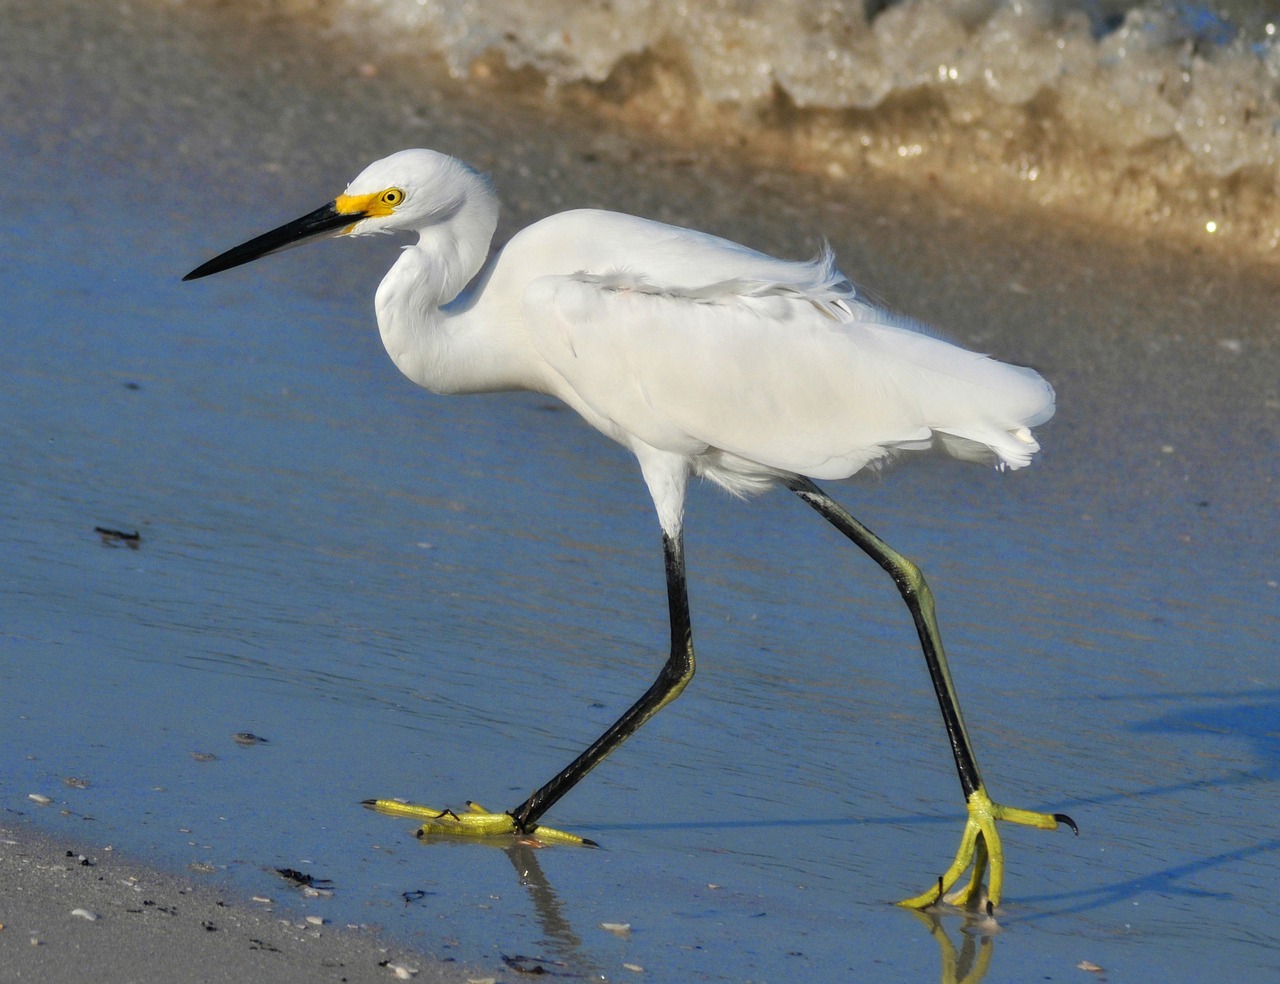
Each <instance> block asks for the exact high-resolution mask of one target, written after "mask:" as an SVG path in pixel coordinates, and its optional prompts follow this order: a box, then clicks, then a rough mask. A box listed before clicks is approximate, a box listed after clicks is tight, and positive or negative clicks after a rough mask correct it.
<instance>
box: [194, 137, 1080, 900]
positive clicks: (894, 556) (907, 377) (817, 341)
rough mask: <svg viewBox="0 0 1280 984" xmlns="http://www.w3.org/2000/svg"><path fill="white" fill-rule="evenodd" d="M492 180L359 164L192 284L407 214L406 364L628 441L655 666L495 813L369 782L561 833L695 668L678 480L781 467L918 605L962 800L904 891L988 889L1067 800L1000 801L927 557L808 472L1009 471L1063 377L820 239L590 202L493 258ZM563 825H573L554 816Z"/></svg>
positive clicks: (393, 308) (402, 313)
mask: <svg viewBox="0 0 1280 984" xmlns="http://www.w3.org/2000/svg"><path fill="white" fill-rule="evenodd" d="M497 222H498V200H497V196H496V195H495V193H494V191H493V189H492V187H491V185H490V183H489V181H488V179H487V178H486V177H485V176H484V175H482V174H480V173H479V172H477V171H475V170H473V169H472V168H470V167H468V166H467V165H466V164H463V163H462V162H460V161H458V160H455V159H454V158H452V157H448V156H446V155H444V154H440V153H436V152H435V151H431V150H404V151H400V152H399V153H396V154H392V155H391V156H390V157H387V158H385V159H383V160H380V161H377V162H375V163H373V164H371V165H369V166H368V167H367V168H365V170H364V171H363V172H362V173H361V174H360V175H359V176H358V177H357V178H356V179H355V180H354V181H352V182H351V184H350V185H349V186H348V187H347V189H346V192H345V193H344V194H342V195H339V196H338V197H337V198H336V199H335V200H334V201H332V202H330V203H329V204H327V205H325V206H324V207H322V208H320V209H317V210H316V211H314V212H312V213H310V214H309V215H306V216H304V217H303V218H301V219H298V220H297V221H295V222H291V223H289V224H287V225H285V226H282V227H281V228H279V229H276V230H275V231H273V232H268V233H266V234H265V235H262V236H259V237H257V238H256V239H253V240H251V241H249V242H247V243H245V244H243V245H241V246H238V247H236V248H234V249H231V250H229V251H228V252H226V253H223V254H222V255H220V256H218V257H217V258H215V259H213V260H210V261H209V262H208V263H205V264H204V265H202V266H200V267H198V268H197V269H195V270H193V271H192V272H191V273H189V274H188V275H187V276H186V277H185V278H184V279H186V280H192V279H196V278H198V277H204V276H207V275H209V274H212V273H218V272H220V271H222V270H226V269H229V268H231V267H234V266H238V265H239V264H242V263H247V262H249V261H251V260H254V259H256V258H258V257H260V256H265V255H266V254H268V253H273V252H277V251H279V250H281V249H286V248H288V247H291V246H295V245H300V244H301V243H304V242H306V241H309V240H313V239H319V238H327V237H332V236H344V235H345V236H367V235H372V234H374V233H392V232H404V233H416V234H417V242H416V243H413V244H410V245H408V246H405V247H404V250H403V252H401V254H400V257H399V259H398V260H397V261H396V262H395V264H394V265H393V266H392V267H391V270H390V271H389V272H388V273H387V275H386V277H385V278H384V279H383V281H382V283H381V285H380V286H379V287H378V291H377V295H376V299H375V305H376V310H377V319H378V328H379V331H380V332H381V334H382V341H383V343H384V345H385V346H386V349H387V352H388V354H390V356H391V358H392V359H393V360H394V361H395V364H396V365H397V366H398V367H399V368H400V371H401V372H403V373H404V374H405V375H406V376H408V377H409V378H410V379H411V380H413V381H414V382H415V383H418V384H419V385H421V386H424V387H426V388H427V389H429V390H432V391H434V392H436V393H482V392H493V391H498V390H530V391H533V392H537V393H544V394H546V395H548V396H552V397H555V398H557V399H559V400H562V401H563V402H564V403H566V404H567V405H568V406H570V407H572V408H573V409H574V410H575V411H577V412H578V413H579V414H580V415H581V416H582V417H583V418H584V419H585V420H586V421H587V423H589V424H590V425H591V426H592V427H594V428H596V429H597V430H598V431H600V432H601V433H602V434H604V435H606V436H607V437H610V438H612V439H613V440H615V441H617V442H618V443H620V444H622V445H624V446H625V447H627V448H629V449H630V450H631V452H632V453H633V454H634V455H635V456H636V459H637V460H638V461H639V464H640V471H641V474H642V475H643V476H644V480H645V483H646V484H647V485H648V487H649V492H650V494H651V495H652V497H653V503H654V507H655V508H656V510H657V513H658V521H659V524H660V525H661V528H662V543H663V549H664V552H665V559H666V577H667V593H668V601H669V608H670V618H671V653H670V656H669V658H668V659H667V662H666V664H665V665H664V666H663V668H662V671H661V673H660V674H659V676H658V678H657V680H656V681H655V682H654V684H653V685H652V686H651V687H650V688H649V690H648V691H647V692H646V693H645V694H644V696H642V697H641V698H640V699H639V700H638V701H637V702H636V703H635V704H634V705H633V706H632V707H631V708H630V709H629V710H628V711H627V712H626V713H625V714H623V715H622V717H621V718H620V719H619V720H618V721H617V722H616V723H615V724H613V725H612V726H611V727H610V728H609V729H608V730H607V731H606V732H605V733H604V734H603V735H601V737H600V738H599V739H598V740H597V741H596V742H595V743H594V744H593V745H591V747H590V748H588V749H587V750H586V751H585V752H583V753H582V754H581V755H580V756H579V757H578V758H577V759H575V760H574V761H573V762H572V763H570V764H569V765H568V766H567V767H566V768H565V769H564V770H563V771H562V772H561V773H559V774H558V775H557V776H555V777H554V778H552V779H551V780H550V781H549V782H548V783H546V784H545V785H543V786H542V787H540V788H539V789H538V790H537V791H535V792H534V793H533V794H532V795H531V796H530V797H529V798H528V799H527V800H526V801H525V802H524V803H522V804H521V805H519V806H518V807H516V808H515V809H513V810H510V811H509V812H506V813H489V812H487V811H485V810H483V809H482V808H480V807H478V806H475V805H474V804H469V806H470V812H464V813H462V814H461V815H458V814H455V813H453V812H452V811H449V810H443V811H442V810H435V809H431V808H429V807H418V806H408V805H405V804H401V803H399V802H398V801H391V800H370V801H368V803H369V805H371V806H374V807H375V808H379V809H383V810H385V811H387V812H394V813H398V814H401V815H409V816H414V817H416V818H418V819H421V820H423V821H424V824H423V828H422V830H423V832H425V833H431V832H436V831H440V830H445V831H451V832H455V833H461V834H466V835H475V836H489V835H499V834H511V833H513V832H516V833H531V832H533V831H535V830H537V831H538V834H539V836H544V837H550V838H555V837H560V836H565V835H561V834H560V833H559V832H557V831H552V830H550V829H549V828H547V827H542V826H540V825H539V823H538V821H539V820H540V818H541V817H542V816H543V814H544V813H545V812H546V811H547V809H548V808H550V807H551V806H552V805H553V804H554V803H555V802H556V801H557V800H559V799H560V797H562V796H563V795H564V794H565V793H566V792H568V791H569V789H570V788H572V787H573V785H574V784H575V783H577V782H578V781H579V780H580V779H581V778H582V777H583V776H584V775H585V774H586V773H587V772H589V771H590V770H591V769H592V768H594V767H595V766H596V765H598V764H599V763H600V761H602V760H603V759H604V758H605V756H607V755H608V754H609V753H610V752H612V751H613V750H614V749H615V748H616V747H617V746H618V745H619V744H621V743H622V742H623V741H624V740H626V738H627V737H629V736H630V735H631V734H632V733H634V732H635V731H636V729H637V728H639V727H640V726H641V725H642V724H643V723H644V722H645V721H647V720H648V719H649V718H650V717H652V716H653V714H654V713H656V712H657V711H658V710H659V709H660V708H662V707H663V706H664V705H666V704H667V703H669V702H670V701H671V700H673V699H674V698H675V697H676V696H677V695H679V694H680V692H681V691H682V690H683V689H684V687H685V685H686V684H687V683H688V682H689V680H690V679H691V678H692V676H693V673H694V653H693V642H692V632H691V628H690V621H689V606H688V599H687V594H686V589H685V562H684V546H683V514H684V502H685V489H686V486H687V484H688V481H689V478H690V476H701V477H702V478H705V479H709V480H710V481H712V482H715V483H716V484H717V485H720V486H723V487H724V488H725V489H728V490H729V491H730V492H732V493H735V494H739V495H743V494H747V493H754V492H759V491H762V490H764V489H767V488H769V487H770V486H773V485H777V484H781V485H785V486H786V487H787V488H789V489H791V490H792V491H793V492H795V493H796V494H797V495H799V496H800V498H801V499H803V500H804V501H805V502H807V503H808V504H809V505H810V506H812V507H813V508H814V509H816V510H817V511H818V512H819V513H820V514H822V516H824V517H825V518H826V519H827V520H828V521H829V522H831V523H832V524H833V525H834V526H835V527H836V528H837V529H838V530H840V532H842V533H843V534H845V536H847V537H848V538H849V539H851V540H852V541H853V542H854V543H856V544H857V545H858V546H859V547H860V548H862V549H863V550H864V551H866V553H868V554H869V555H870V556H871V557H872V558H873V559H875V561H876V562H877V563H879V564H880V566H881V567H883V568H884V569H885V570H886V571H887V572H888V573H889V574H890V575H891V576H892V577H893V579H894V582H895V583H896V584H897V586H898V589H899V591H900V592H901V594H902V597H903V599H904V600H905V601H906V603H907V605H908V607H909V608H910V611H911V614H912V616H913V617H914V619H915V623H916V627H917V629H918V632H919V636H920V641H921V645H922V648H923V650H924V655H925V660H926V662H927V664H928V668H929V673H930V676H931V678H932V681H933V685H934V689H935V691H936V693H937V696H938V702H939V705H940V707H941V710H942V718H943V724H944V726H945V729H946V732H947V738H948V740H949V742H950V744H951V748H952V752H953V754H954V756H955V762H956V769H957V771H958V773H959V776H960V783H961V788H962V790H963V793H964V796H965V800H966V805H967V810H968V819H967V821H966V824H965V830H964V834H963V836H962V839H961V844H960V849H959V850H958V851H957V854H956V858H955V861H954V862H953V864H952V865H951V866H950V868H949V869H948V870H947V872H946V873H945V874H943V875H942V876H941V877H940V878H939V880H938V884H937V885H936V886H934V887H931V888H930V889H929V890H927V891H925V892H923V893H921V894H920V895H918V896H915V897H913V898H911V899H907V900H905V901H904V902H903V903H902V904H903V905H907V906H913V907H917V908H920V907H925V906H928V905H931V904H933V903H935V902H938V901H940V900H941V899H942V898H943V897H944V893H945V892H946V891H947V890H948V889H949V888H951V887H952V886H953V885H954V884H955V883H956V882H957V881H958V880H959V878H960V877H961V875H963V874H964V872H965V870H967V869H968V867H969V866H970V865H971V864H972V866H973V873H972V876H971V878H970V880H969V883H968V884H967V886H965V887H964V888H962V889H960V890H959V891H958V892H956V893H955V894H953V895H952V896H950V897H949V898H950V900H951V901H955V902H957V903H960V904H965V905H970V906H976V905H979V904H980V899H981V897H982V891H983V888H982V878H983V874H984V871H985V869H986V867H987V864H988V863H989V864H990V871H991V874H990V885H989V889H988V892H987V906H986V908H987V910H988V912H990V911H991V910H992V909H993V907H994V906H995V905H996V904H998V902H999V900H1000V894H1001V888H1002V883H1003V872H1004V864H1003V853H1002V851H1001V847H1000V838H999V834H998V832H997V830H996V822H997V821H1001V820H1003V821H1011V822H1014V823H1019V824H1024V825H1028V826H1033V827H1041V828H1045V829H1053V828H1055V827H1056V826H1057V825H1058V824H1059V823H1066V824H1068V825H1070V826H1071V828H1072V829H1073V830H1074V829H1075V824H1074V823H1073V822H1072V821H1071V820H1070V818H1069V817H1066V816H1064V815H1063V814H1048V813H1035V812H1031V811H1027V810H1017V809H1013V808H1009V807H1005V806H1002V805H1000V804H998V803H995V802H993V801H992V800H991V798H990V797H989V796H988V795H987V792H986V789H985V787H984V785H983V782H982V779H981V776H980V774H979V772H978V766H977V761H976V758H975V756H974V753H973V749H972V746H971V744H970V741H969V738H968V736H967V734H966V733H965V728H964V723H963V720H962V718H961V714H960V706H959V703H958V701H957V699H956V694H955V690H954V687H953V685H952V683H951V678H950V673H949V671H948V669H947V662H946V657H945V656H944V654H943V649H942V641H941V638H940V635H939V632H938V628H937V624H936V621H935V618H934V610H933V601H932V597H931V595H930V593H929V589H928V586H927V585H926V584H925V581H924V578H923V577H922V576H921V573H920V570H919V568H918V567H916V565H915V564H913V563H912V562H911V561H909V560H907V559H906V558H905V557H903V556H902V555H900V554H898V553H897V552H895V551H894V550H892V549H891V548H890V547H889V546H888V545H886V544H885V543H884V542H883V541H882V540H880V539H879V538H878V537H877V536H875V535H874V534H873V533H871V531H870V530H868V529H867V528H866V527H864V526H863V525H862V524H861V523H859V522H858V521H857V520H855V519H854V518H853V517H852V516H851V515H850V514H849V513H848V512H846V511H845V510H844V509H843V508H842V507H841V506H840V505H838V504H837V503H836V502H835V501H834V500H833V499H831V498H830V497H829V496H828V495H827V494H826V493H824V492H823V491H822V490H821V489H819V488H818V487H817V485H815V484H814V481H813V480H814V479H841V478H847V477H849V476H850V475H853V474H854V473H855V472H858V471H860V470H861V469H863V468H867V467H869V466H875V465H877V464H878V463H881V462H883V461H885V460H887V459H889V458H891V457H893V456H896V455H898V454H900V453H903V452H908V451H921V450H927V449H936V450H940V451H943V452H946V453H948V454H951V455H954V456H956V457H958V458H963V459H967V460H980V461H988V462H992V463H995V464H997V465H998V466H1000V467H1002V468H1010V469H1013V468H1021V467H1023V466H1024V465H1027V464H1029V463H1030V461H1031V459H1032V456H1033V455H1034V454H1035V453H1036V451H1038V450H1039V445H1038V444H1037V443H1036V440H1035V438H1034V437H1033V436H1032V434H1031V428H1032V427H1033V426H1035V425H1037V424H1040V423H1043V422H1044V421H1046V420H1048V419H1049V418H1050V417H1051V416H1052V415H1053V409H1054V396H1053V390H1052V388H1051V387H1050V386H1049V384H1048V383H1047V382H1045V380H1044V379H1042V378H1041V377H1040V376H1039V375H1038V374H1037V373H1036V372H1034V371H1033V370H1031V369H1024V368H1020V367H1017V366H1010V365H1005V364H1003V363H1000V362H996V361H993V360H992V359H990V358H987V357H986V356H983V355H978V354H975V353H973V352H969V351H966V350H964V349H961V348H958V347H956V346H955V345H951V344H949V343H947V342H945V341H941V340H939V339H938V338H935V337H933V336H931V335H928V334H924V333H922V332H921V331H919V330H917V328H916V326H914V325H912V324H910V323H908V322H906V321H904V319H901V318H898V317H895V316H894V315H891V314H889V313H887V312H885V311H884V310H882V309H880V308H878V307H875V306H873V305H871V304H869V303H868V302H867V301H866V300H864V299H863V298H862V297H860V296H859V295H858V293H857V291H856V290H855V289H854V288H853V286H852V285H851V284H850V282H849V280H848V279H846V278H845V276H844V275H843V274H842V273H840V271H839V270H838V269H836V266H835V261H834V257H833V256H832V254H831V251H830V249H829V248H827V249H824V250H823V251H822V253H821V254H819V255H818V256H817V257H816V258H815V259H813V260H811V261H809V262H792V261H787V260H780V259H776V258H774V257H772V256H768V255H765V254H764V253H758V252H756V251H755V250H752V249H748V248H747V247H745V246H740V245H738V244H736V243H732V242H729V241H727V240H725V239H720V238H718V237H715V236H711V235H708V234H706V233H702V232H695V231H692V230H690V229H683V228H678V227H676V226H671V225H666V224H663V223H660V222H654V221H650V220H648V219H642V218H636V217H634V216H630V215H622V214H618V213H615V212H606V211H597V210H591V209H583V210H577V211H571V212H564V213H561V214H558V215H553V216H550V217H549V218H545V219H542V220H541V221H539V222H535V223H534V224H533V225H531V226H529V227H528V228H526V229H524V230H523V231H521V232H520V233H518V234H517V235H515V236H514V237H512V239H511V240H510V241H509V242H508V243H507V244H506V246H504V247H503V248H502V249H501V250H499V251H497V252H496V253H494V254H493V255H492V256H490V255H489V249H490V242H491V240H492V237H493V233H494V229H495V228H496V226H497ZM567 839H570V840H580V839H577V838H573V837H572V836H571V835H568V836H567Z"/></svg>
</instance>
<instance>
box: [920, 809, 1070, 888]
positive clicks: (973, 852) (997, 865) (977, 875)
mask: <svg viewBox="0 0 1280 984" xmlns="http://www.w3.org/2000/svg"><path fill="white" fill-rule="evenodd" d="M967 805H968V808H969V819H968V820H967V821H965V825H964V834H963V835H962V836H961V837H960V850H958V851H956V859H955V860H954V861H953V862H951V867H950V868H948V869H947V870H946V872H945V873H944V874H943V875H942V876H941V877H940V878H939V879H938V884H937V885H936V886H935V887H933V888H930V889H929V890H928V891H927V892H921V893H920V894H919V895H917V896H915V897H914V898H909V899H903V900H902V901H901V902H899V903H898V905H903V906H906V907H907V908H909V909H926V908H928V907H929V906H931V905H937V904H938V903H939V902H948V903H950V904H951V905H955V906H960V907H961V908H966V909H979V908H985V909H986V911H987V912H988V913H990V912H991V911H992V910H993V909H995V907H996V906H998V905H999V904H1000V891H1001V889H1002V888H1003V887H1004V849H1003V848H1002V847H1001V846H1000V833H999V831H997V830H996V822H997V821H1001V820H1003V821H1005V822H1006V823H1018V824H1022V825H1023V826H1024V827H1038V828H1040V829H1041V830H1056V829H1057V828H1058V825H1059V824H1065V825H1066V826H1068V827H1070V828H1071V830H1072V831H1073V832H1074V833H1076V834H1079V833H1080V830H1079V828H1078V827H1077V826H1076V825H1075V821H1074V820H1072V819H1071V818H1070V817H1069V816H1067V815H1066V814H1065V813H1033V812H1032V811H1031V810H1017V809H1014V808H1013V807H1010V806H1001V805H1000V804H999V803H995V802H992V800H991V797H990V796H988V795H987V791H986V789H984V788H983V787H982V786H979V787H978V788H977V790H976V791H975V792H974V793H973V795H971V796H970V797H969V802H968V804H967ZM970 865H972V866H973V873H972V874H971V875H970V876H969V882H968V884H967V885H965V886H964V887H963V888H959V889H956V890H955V891H954V892H951V894H950V895H948V894H947V892H948V890H949V889H950V888H951V887H952V886H953V885H955V884H956V882H958V881H959V880H960V876H961V875H963V874H964V873H965V870H966V869H967V868H968V867H969V866H970ZM988 865H990V867H991V879H990V887H989V888H988V889H987V893H986V899H985V900H984V899H983V890H982V876H983V874H984V873H985V872H986V870H987V866H988ZM984 901H985V905H984Z"/></svg>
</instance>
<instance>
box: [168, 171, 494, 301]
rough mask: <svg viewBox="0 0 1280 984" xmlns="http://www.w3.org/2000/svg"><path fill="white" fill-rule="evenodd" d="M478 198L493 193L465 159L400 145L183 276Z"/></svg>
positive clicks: (455, 209)
mask: <svg viewBox="0 0 1280 984" xmlns="http://www.w3.org/2000/svg"><path fill="white" fill-rule="evenodd" d="M477 189H482V191H481V192H480V193H479V194H477ZM477 198H487V199H491V198H492V192H490V191H489V188H488V183H487V181H486V179H485V178H484V176H483V175H481V174H479V173H478V172H476V171H474V170H472V169H471V168H470V167H468V166H467V165H466V164H463V163H462V162H461V161H459V160H456V159H455V158H452V157H449V156H447V155H445V154H441V153H437V152H436V151H434V150H402V151H399V152H398V153H395V154H392V155H391V156H390V157H384V158H383V159H382V160H380V161H374V162H373V163H372V164H370V165H369V166H368V167H366V168H365V169H364V170H363V171H361V172H360V174H359V175H357V176H356V178H355V180H353V181H352V182H351V183H350V184H349V185H348V186H347V190H346V191H345V192H343V193H342V194H341V195H339V196H338V197H337V198H335V199H334V200H333V201H331V202H329V203H327V204H325V205H322V206H321V207H320V208H318V209H316V210H315V211H314V212H310V213H308V214H307V215H304V216H303V217H302V218H300V219H295V220H294V221H292V222H288V223H286V224H285V225H282V226H280V227H279V228H278V229H273V230H272V231H271V232H267V233H263V234H262V235H261V236H257V237H256V238H254V239H251V240H249V241H248V242H246V243H242V244H241V245H239V246H236V247H234V248H232V249H229V250H227V251H226V252H225V253H222V254H221V255H219V256H215V257H214V258H213V259H212V260H209V261H208V262H207V263H203V264H201V265H200V266H198V267H196V269H194V270H192V271H191V272H190V273H188V274H187V275H186V276H185V277H183V278H182V279H183V280H198V279H199V278H200V277H207V276H209V275H210V274H214V273H221V272H222V271H223V270H230V269H231V268H232V267H237V266H240V265H241V264H244V263H249V262H252V261H253V260H256V259H258V258H259V257H263V256H267V255H269V254H271V253H278V252H280V251H281V250H285V249H291V248H293V247H294V246H301V245H303V244H304V243H308V242H313V241H315V240H319V239H330V238H333V237H335V236H367V235H372V234H373V233H379V232H406V231H416V232H421V231H422V230H424V229H428V228H430V227H432V226H434V225H438V224H440V223H444V222H447V221H449V220H450V219H451V218H453V217H454V216H455V215H457V214H458V213H459V212H460V211H461V210H462V209H463V208H464V206H466V205H467V204H468V202H474V201H475V200H476V199H477ZM494 215H495V218H496V206H494ZM492 231H493V229H492V226H490V228H489V234H492Z"/></svg>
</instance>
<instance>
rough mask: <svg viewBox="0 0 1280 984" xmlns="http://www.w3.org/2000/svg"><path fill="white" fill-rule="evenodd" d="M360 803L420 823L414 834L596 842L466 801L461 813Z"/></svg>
mask: <svg viewBox="0 0 1280 984" xmlns="http://www.w3.org/2000/svg"><path fill="white" fill-rule="evenodd" d="M364 805H365V806H367V807H369V808H370V809H372V810H376V811H377V812H378V813H385V814H387V815H388V816H393V817H409V818H410V819H412V820H418V821H420V822H421V824H422V825H421V826H420V827H419V828H418V831H417V836H418V837H464V838H483V839H487V838H496V837H529V838H531V839H533V840H537V841H540V842H541V843H543V844H584V845H587V846H589V847H596V846H597V845H596V842H595V841H592V840H587V838H585V837H579V836H578V835H577V834H571V833H568V832H567V831H564V830H556V829H555V828H554V827H544V826H542V825H541V824H534V825H531V826H530V827H529V828H528V829H524V828H522V827H521V826H520V825H519V824H517V823H516V821H515V818H514V817H513V816H512V815H511V814H510V813H490V812H489V811H488V810H486V809H485V808H484V807H483V806H481V805H480V804H478V803H473V802H471V801H470V800H468V801H467V809H466V812H464V813H454V812H453V810H449V809H444V810H439V809H435V808H433V807H430V806H421V805H419V804H416V803H404V802H401V801H400V800H390V799H376V800H365V801H364Z"/></svg>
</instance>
